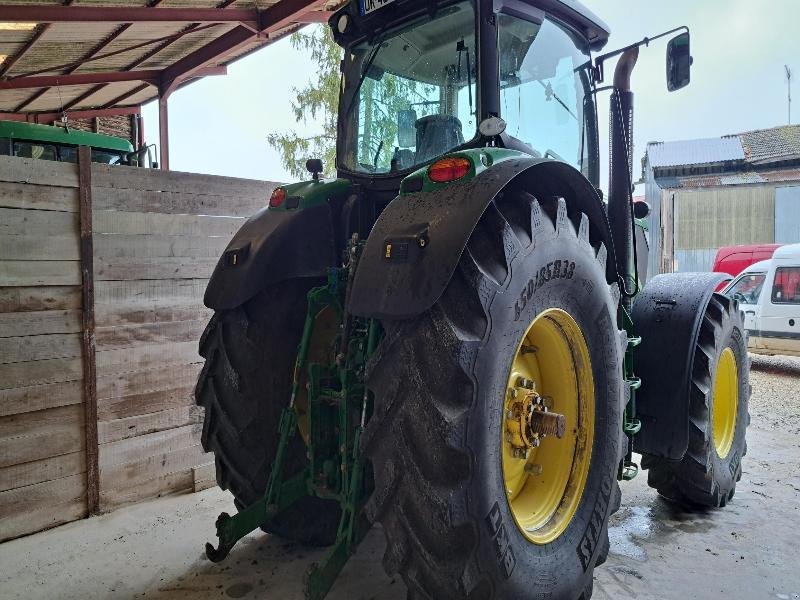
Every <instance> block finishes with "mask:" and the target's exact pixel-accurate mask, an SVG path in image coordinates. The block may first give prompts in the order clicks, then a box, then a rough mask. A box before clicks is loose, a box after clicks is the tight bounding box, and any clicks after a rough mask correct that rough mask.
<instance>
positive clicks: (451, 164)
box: [428, 156, 472, 183]
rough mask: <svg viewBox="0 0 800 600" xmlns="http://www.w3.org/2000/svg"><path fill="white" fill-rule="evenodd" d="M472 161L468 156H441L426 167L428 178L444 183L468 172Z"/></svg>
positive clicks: (459, 177)
mask: <svg viewBox="0 0 800 600" xmlns="http://www.w3.org/2000/svg"><path fill="white" fill-rule="evenodd" d="M470 167H472V163H470V161H469V159H468V158H463V157H461V156H454V157H451V158H441V159H439V160H437V161H436V162H435V163H433V164H432V165H431V166H430V167H428V178H429V179H430V180H431V181H435V182H436V183H445V182H448V181H455V180H456V179H461V178H462V177H464V175H466V174H467V173H469V170H470Z"/></svg>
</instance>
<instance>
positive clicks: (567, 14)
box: [526, 0, 611, 50]
mask: <svg viewBox="0 0 800 600" xmlns="http://www.w3.org/2000/svg"><path fill="white" fill-rule="evenodd" d="M526 3H528V4H531V5H533V6H536V7H538V8H541V9H542V10H545V11H547V12H549V13H550V14H552V15H554V16H557V17H560V18H561V19H563V20H564V21H566V22H568V23H570V24H572V25H573V26H575V27H577V28H578V29H579V30H580V31H581V33H583V34H584V35H585V36H586V39H587V40H589V45H590V47H591V48H592V50H600V49H601V48H602V47H603V46H605V45H606V42H608V36H609V35H610V33H611V30H610V29H609V27H608V25H606V24H605V23H604V22H603V21H601V20H600V19H599V18H598V17H597V15H595V14H594V13H593V12H592V11H590V10H589V9H588V8H586V7H585V6H584V5H583V4H581V3H580V2H578V1H577V0H526Z"/></svg>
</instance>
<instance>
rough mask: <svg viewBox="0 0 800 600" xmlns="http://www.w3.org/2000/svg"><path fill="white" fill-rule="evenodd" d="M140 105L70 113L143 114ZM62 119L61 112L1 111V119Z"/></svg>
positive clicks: (84, 116)
mask: <svg viewBox="0 0 800 600" xmlns="http://www.w3.org/2000/svg"><path fill="white" fill-rule="evenodd" d="M141 112H142V109H141V107H140V106H118V107H116V108H110V109H91V110H74V111H72V112H70V113H69V116H70V118H71V119H92V118H94V117H100V118H102V117H121V116H128V115H138V114H141ZM60 119H61V113H57V112H34V113H15V112H0V121H22V122H28V123H52V122H53V121H58V120H60Z"/></svg>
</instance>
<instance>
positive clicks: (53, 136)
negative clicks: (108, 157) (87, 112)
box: [0, 121, 133, 152]
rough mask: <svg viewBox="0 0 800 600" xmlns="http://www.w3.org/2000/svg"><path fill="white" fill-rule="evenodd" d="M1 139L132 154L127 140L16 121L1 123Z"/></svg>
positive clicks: (131, 148) (131, 147)
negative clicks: (69, 145)
mask: <svg viewBox="0 0 800 600" xmlns="http://www.w3.org/2000/svg"><path fill="white" fill-rule="evenodd" d="M0 138H14V139H18V140H26V141H31V142H33V141H35V142H52V143H56V144H71V145H75V146H91V147H93V148H98V149H102V150H118V151H120V152H130V151H132V150H133V146H131V143H130V142H129V141H128V140H126V139H125V138H119V137H115V136H113V135H104V134H101V133H92V132H90V131H80V130H78V129H70V130H68V131H67V130H66V129H64V128H63V127H53V126H51V125H37V124H34V123H19V122H16V121H0Z"/></svg>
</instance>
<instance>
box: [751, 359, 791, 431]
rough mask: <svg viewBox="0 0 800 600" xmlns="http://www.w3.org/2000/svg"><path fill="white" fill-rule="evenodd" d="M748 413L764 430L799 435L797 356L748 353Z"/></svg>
mask: <svg viewBox="0 0 800 600" xmlns="http://www.w3.org/2000/svg"><path fill="white" fill-rule="evenodd" d="M750 358H751V366H750V385H752V386H753V395H752V397H751V398H750V414H751V415H752V418H753V421H754V422H757V423H758V426H759V427H761V428H764V429H772V430H776V429H779V430H781V431H785V432H787V433H793V434H796V435H797V434H800V357H793V356H762V355H758V354H751V355H750Z"/></svg>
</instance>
